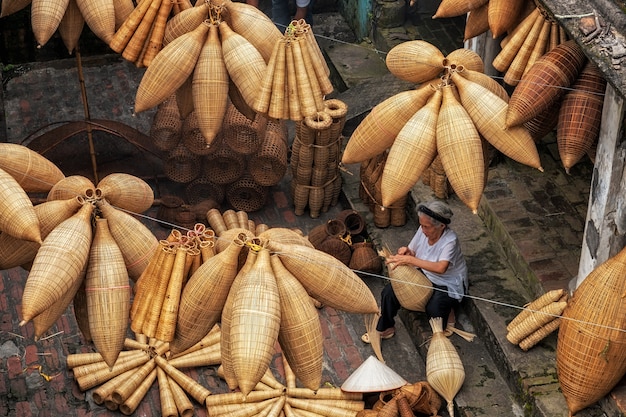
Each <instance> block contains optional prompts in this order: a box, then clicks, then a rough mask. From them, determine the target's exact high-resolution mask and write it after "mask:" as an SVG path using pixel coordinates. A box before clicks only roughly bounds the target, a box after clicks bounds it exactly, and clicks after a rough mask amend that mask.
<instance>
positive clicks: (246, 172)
mask: <svg viewBox="0 0 626 417" xmlns="http://www.w3.org/2000/svg"><path fill="white" fill-rule="evenodd" d="M150 136H151V138H152V140H153V141H154V144H155V145H156V146H157V147H158V148H159V149H161V150H163V151H165V152H167V157H166V158H165V160H164V171H165V175H166V176H167V177H168V178H169V179H171V180H172V181H174V182H177V183H182V184H185V187H186V188H185V193H186V197H187V202H188V203H189V204H190V205H194V204H198V203H200V202H201V201H203V200H212V201H214V202H215V203H217V204H222V203H223V202H227V203H228V204H229V205H230V206H232V207H233V208H235V209H237V210H244V211H247V212H251V211H256V210H259V209H260V208H262V207H263V206H264V205H265V203H266V200H267V195H268V189H269V187H271V186H273V185H276V184H278V183H279V182H280V181H281V180H282V178H283V177H284V175H285V173H286V171H287V128H286V125H285V123H284V122H280V121H273V120H268V119H267V118H265V117H263V116H261V115H257V116H256V117H255V118H254V120H251V119H249V118H247V117H246V116H244V115H243V114H242V113H240V112H239V110H237V108H236V107H235V106H234V105H233V104H230V105H229V107H228V110H227V112H226V115H225V118H224V122H223V125H222V130H221V131H220V133H219V134H218V135H217V137H216V138H215V139H214V140H213V141H212V142H211V144H210V145H207V141H206V139H205V138H204V136H203V134H202V132H201V131H200V129H199V127H198V120H197V117H196V116H195V112H191V113H189V114H188V115H187V116H186V117H185V118H181V115H180V112H179V106H178V105H177V103H176V96H172V97H171V98H170V99H168V100H167V101H165V102H164V103H162V104H161V105H160V106H159V108H158V110H157V112H156V114H155V116H154V120H153V125H152V128H151V132H150ZM205 211H206V210H205Z"/></svg>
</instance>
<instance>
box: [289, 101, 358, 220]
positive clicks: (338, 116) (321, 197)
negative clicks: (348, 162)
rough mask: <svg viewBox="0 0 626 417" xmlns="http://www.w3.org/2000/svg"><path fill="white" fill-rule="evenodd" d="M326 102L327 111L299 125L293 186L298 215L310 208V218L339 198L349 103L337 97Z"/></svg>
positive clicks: (292, 166) (293, 156)
mask: <svg viewBox="0 0 626 417" xmlns="http://www.w3.org/2000/svg"><path fill="white" fill-rule="evenodd" d="M324 105H325V110H324V111H322V112H318V113H317V115H316V116H315V117H305V118H304V119H303V120H301V121H300V122H298V124H297V125H296V136H295V138H294V141H293V145H292V155H291V162H290V167H291V176H292V179H291V184H290V189H291V193H292V197H293V200H294V206H295V210H294V211H295V213H296V215H298V216H300V215H302V214H304V211H305V209H306V208H307V207H308V209H309V215H310V216H311V218H317V217H319V215H320V213H325V212H326V211H328V209H329V208H330V207H332V206H334V205H335V204H337V202H338V201H339V194H340V192H341V184H342V179H341V173H340V169H339V161H340V159H341V158H340V152H341V139H342V136H341V132H342V130H343V126H344V124H345V119H346V113H347V106H346V105H345V103H343V102H341V101H340V100H337V99H332V100H326V101H325V102H324Z"/></svg>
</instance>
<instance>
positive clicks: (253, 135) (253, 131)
mask: <svg viewBox="0 0 626 417" xmlns="http://www.w3.org/2000/svg"><path fill="white" fill-rule="evenodd" d="M257 119H258V118H255V119H254V120H250V119H248V118H247V117H246V116H244V115H243V114H242V113H241V112H240V111H239V110H237V108H236V107H235V106H234V105H233V104H232V103H231V104H230V105H229V106H228V109H227V110H226V114H225V116H224V123H223V129H224V130H223V133H224V144H225V145H226V146H228V147H229V148H230V149H232V150H233V151H234V152H237V153H239V154H242V155H251V154H253V153H254V152H256V151H257V150H258V149H259V146H260V145H261V142H262V140H263V138H264V135H260V134H259V133H263V132H258V131H257V130H258V129H257V124H258V120H257Z"/></svg>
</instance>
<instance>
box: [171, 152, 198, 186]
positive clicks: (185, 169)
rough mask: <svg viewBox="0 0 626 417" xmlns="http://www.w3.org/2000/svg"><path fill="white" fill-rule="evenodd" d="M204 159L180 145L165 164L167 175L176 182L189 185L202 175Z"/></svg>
mask: <svg viewBox="0 0 626 417" xmlns="http://www.w3.org/2000/svg"><path fill="white" fill-rule="evenodd" d="M201 161H202V157H201V156H200V155H196V154H194V153H193V152H191V151H190V150H189V149H188V148H187V147H186V146H185V145H184V144H182V143H179V144H178V145H177V146H176V147H175V148H174V149H172V150H171V151H170V152H169V154H168V155H167V158H166V159H165V161H164V164H163V170H164V171H165V175H166V176H167V177H168V178H169V179H171V180H172V181H174V182H179V183H183V184H186V183H189V182H191V181H193V180H195V179H196V178H198V176H200V174H201V170H202V163H201Z"/></svg>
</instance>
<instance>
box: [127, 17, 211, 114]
mask: <svg viewBox="0 0 626 417" xmlns="http://www.w3.org/2000/svg"><path fill="white" fill-rule="evenodd" d="M208 31H209V26H208V25H206V24H201V25H200V26H198V27H197V28H195V29H194V30H193V31H191V32H188V33H185V34H183V35H181V36H179V37H178V38H176V39H174V40H173V41H172V42H171V43H169V44H167V45H166V46H165V47H163V49H162V50H161V52H159V54H158V56H157V57H155V59H153V60H152V63H151V64H150V66H149V67H148V69H147V70H146V72H145V73H144V75H143V77H142V78H141V82H140V83H139V87H138V88H137V94H136V96H135V113H140V112H142V111H145V110H148V109H151V108H153V107H156V106H158V105H159V104H160V103H162V102H163V101H165V100H166V99H167V98H168V97H170V96H171V95H172V94H174V92H175V91H176V90H178V89H179V87H181V86H182V85H183V83H184V82H185V81H186V80H187V79H188V78H189V76H190V75H191V74H192V72H193V70H194V68H195V65H196V62H197V61H198V57H199V55H200V51H201V49H202V46H203V44H204V41H205V39H206V37H207V33H208ZM179 105H180V103H179ZM181 117H184V115H183V114H181Z"/></svg>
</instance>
